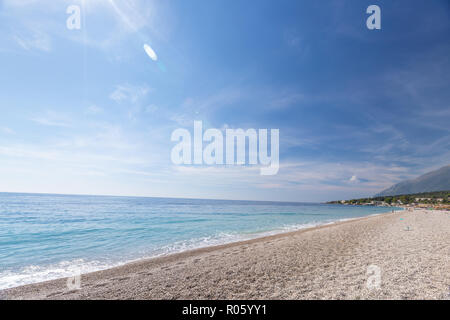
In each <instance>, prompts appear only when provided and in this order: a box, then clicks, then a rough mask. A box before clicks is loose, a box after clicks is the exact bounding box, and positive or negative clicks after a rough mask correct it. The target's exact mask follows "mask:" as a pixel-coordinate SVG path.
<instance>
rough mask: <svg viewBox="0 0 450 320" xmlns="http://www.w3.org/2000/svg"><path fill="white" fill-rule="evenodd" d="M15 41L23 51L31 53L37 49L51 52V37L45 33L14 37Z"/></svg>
mask: <svg viewBox="0 0 450 320" xmlns="http://www.w3.org/2000/svg"><path fill="white" fill-rule="evenodd" d="M13 39H14V41H15V42H16V43H17V44H18V45H19V46H20V47H22V48H23V49H25V50H27V51H29V50H33V49H37V50H40V51H45V52H49V51H50V50H51V40H50V37H49V36H48V35H47V34H45V33H43V32H32V33H31V35H29V36H26V37H25V36H19V35H14V36H13Z"/></svg>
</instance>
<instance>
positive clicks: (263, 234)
mask: <svg viewBox="0 0 450 320" xmlns="http://www.w3.org/2000/svg"><path fill="white" fill-rule="evenodd" d="M396 208H397V210H394V212H395V211H403V210H404V208H400V207H396ZM386 209H387V208H386ZM398 209H403V210H398ZM391 210H393V209H389V211H388V212H381V213H373V214H370V215H367V216H362V217H354V218H342V219H338V220H334V221H323V222H317V223H312V224H311V225H309V224H304V225H299V226H298V227H293V228H292V229H291V230H283V229H274V230H270V231H263V232H256V233H250V235H251V236H249V237H248V238H247V239H236V240H231V241H228V242H224V243H219V244H209V245H208V244H207V245H204V246H199V247H195V246H194V247H193V248H188V249H185V250H179V251H178V250H175V251H172V252H168V253H161V254H155V255H153V256H147V257H141V258H136V259H130V260H126V261H122V262H117V263H114V264H112V265H111V266H107V267H104V268H100V269H98V270H92V271H88V272H83V273H81V274H78V275H79V276H83V275H86V274H91V273H96V272H100V271H105V270H109V269H114V268H120V267H124V266H127V265H129V264H133V263H140V262H146V261H149V260H154V259H160V258H165V257H170V256H172V255H179V254H182V253H191V252H192V253H193V254H195V252H196V251H200V252H201V251H202V249H207V248H210V249H211V250H215V249H216V248H217V249H220V248H224V247H228V246H229V245H233V244H236V245H239V244H245V243H246V242H249V241H252V240H260V239H261V240H264V239H266V238H270V237H273V236H281V235H287V236H289V234H295V233H297V232H299V231H307V230H312V229H315V228H318V227H325V226H331V225H335V224H340V223H343V222H350V221H354V220H360V219H365V218H370V217H373V216H379V215H384V214H390V213H392V212H391ZM240 236H243V235H240ZM78 275H72V276H61V277H57V278H53V279H46V280H41V281H36V282H31V283H26V284H21V285H17V286H14V287H9V288H0V293H1V292H2V291H4V290H9V289H15V288H19V287H24V286H29V285H36V284H40V283H45V282H49V281H57V280H61V279H67V278H69V277H73V276H78ZM0 298H1V295H0Z"/></svg>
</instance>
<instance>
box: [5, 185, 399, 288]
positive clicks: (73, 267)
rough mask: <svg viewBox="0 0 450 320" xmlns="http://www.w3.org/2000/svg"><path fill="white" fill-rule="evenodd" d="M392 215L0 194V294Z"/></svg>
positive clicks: (308, 206)
mask: <svg viewBox="0 0 450 320" xmlns="http://www.w3.org/2000/svg"><path fill="white" fill-rule="evenodd" d="M391 209H392V208H386V207H372V206H343V205H331V204H321V203H297V202H265V201H264V202H263V201H235V200H203V199H172V198H145V197H113V196H85V195H53V194H22V193H0V289H5V288H11V287H16V286H20V285H25V284H30V283H35V282H41V281H46V280H51V279H57V278H64V277H70V276H76V275H79V274H83V273H87V272H92V271H98V270H103V269H107V268H111V267H115V266H119V265H123V264H125V263H128V262H132V261H136V260H139V259H146V258H152V257H158V256H162V255H168V254H172V253H176V252H181V251H186V250H192V249H196V248H201V247H207V246H214V245H220V244H226V243H231V242H235V241H241V240H247V239H253V238H258V237H262V236H266V235H272V234H277V233H283V232H288V231H293V230H299V229H303V228H309V227H314V226H319V225H324V224H330V223H334V222H337V221H343V220H348V219H354V218H359V217H365V216H370V215H375V214H380V213H384V212H388V211H390V210H391Z"/></svg>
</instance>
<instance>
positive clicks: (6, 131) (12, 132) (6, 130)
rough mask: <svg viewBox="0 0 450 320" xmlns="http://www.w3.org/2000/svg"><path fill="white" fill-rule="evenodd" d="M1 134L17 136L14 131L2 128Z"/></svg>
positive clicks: (0, 129) (0, 128)
mask: <svg viewBox="0 0 450 320" xmlns="http://www.w3.org/2000/svg"><path fill="white" fill-rule="evenodd" d="M0 132H2V133H4V134H15V132H14V130H12V129H11V128H8V127H0Z"/></svg>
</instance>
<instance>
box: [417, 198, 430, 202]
mask: <svg viewBox="0 0 450 320" xmlns="http://www.w3.org/2000/svg"><path fill="white" fill-rule="evenodd" d="M419 201H431V198H416V202H419Z"/></svg>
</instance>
